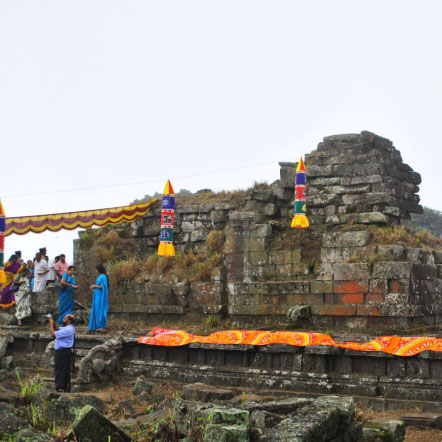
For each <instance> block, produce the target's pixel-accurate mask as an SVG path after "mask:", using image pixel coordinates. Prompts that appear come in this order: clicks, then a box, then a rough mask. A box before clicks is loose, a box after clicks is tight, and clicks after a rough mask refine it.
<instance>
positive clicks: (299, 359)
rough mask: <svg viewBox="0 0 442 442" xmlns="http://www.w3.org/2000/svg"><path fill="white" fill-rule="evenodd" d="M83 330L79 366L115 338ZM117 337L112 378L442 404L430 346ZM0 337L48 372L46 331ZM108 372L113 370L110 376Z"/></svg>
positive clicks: (439, 407)
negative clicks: (400, 351)
mask: <svg viewBox="0 0 442 442" xmlns="http://www.w3.org/2000/svg"><path fill="white" fill-rule="evenodd" d="M84 332H85V330H84V329H82V328H81V327H80V328H79V330H78V334H77V339H76V353H77V365H79V366H80V371H81V360H82V359H83V358H85V357H86V356H88V354H90V352H91V351H93V349H94V348H97V346H101V347H100V348H103V344H104V343H105V342H106V341H108V340H109V339H111V338H114V339H115V335H114V336H112V335H111V334H107V335H104V336H102V335H87V334H85V333H84ZM141 334H142V333H141V332H140V335H141ZM8 336H9V338H8ZM118 338H119V339H120V340H121V342H122V346H121V347H120V348H119V349H118V350H117V351H115V352H114V356H112V357H114V359H115V357H116V361H114V362H116V363H115V364H114V370H115V373H113V376H114V377H115V378H116V377H117V376H120V375H122V376H123V377H127V378H135V377H138V376H140V375H144V376H145V377H146V378H149V379H153V380H170V381H178V382H181V383H183V384H189V383H195V382H203V383H205V384H211V385H218V386H224V387H229V388H231V389H232V388H233V389H235V390H237V391H238V392H241V391H244V390H253V391H260V392H264V391H272V392H273V393H275V392H276V393H277V394H280V395H283V394H284V393H290V394H293V393H296V394H297V395H298V396H300V397H309V396H321V395H329V394H334V395H343V396H353V397H354V398H355V400H356V401H358V402H360V403H362V404H364V405H367V406H371V407H373V408H375V409H378V410H386V409H391V408H410V407H417V408H420V409H421V410H422V411H431V412H436V411H438V412H442V391H441V390H440V384H441V380H442V353H437V352H431V351H425V352H422V353H420V354H419V355H416V356H413V357H398V356H391V355H387V354H384V353H378V352H372V353H369V352H356V351H350V350H343V349H339V348H332V347H323V346H312V347H292V346H287V345H270V346H259V347H258V346H250V345H211V344H190V345H187V346H182V347H158V346H149V345H144V344H138V343H137V339H138V336H129V335H124V336H122V335H121V334H120V335H119V337H118ZM0 339H6V340H9V341H11V342H9V343H7V342H6V341H5V342H6V343H5V348H6V351H5V352H4V353H3V355H1V356H2V359H3V358H4V357H5V358H7V357H8V356H12V357H13V361H14V362H13V363H14V364H15V365H16V366H20V367H21V368H27V369H28V370H29V371H30V372H33V373H37V372H38V373H40V374H43V375H50V374H51V368H50V364H51V357H50V355H51V349H50V347H48V344H49V345H50V342H51V338H50V335H49V333H48V332H47V331H34V332H32V331H16V330H14V332H12V330H11V328H6V329H5V328H3V329H2V330H1V335H0ZM367 339H369V338H368V337H367ZM364 340H365V338H364ZM45 352H46V354H45ZM96 357H97V358H100V357H101V358H103V360H100V361H98V362H99V363H97V364H96V365H97V366H105V365H106V364H107V363H108V362H109V361H108V360H106V356H105V355H104V353H101V354H99V355H98V356H96ZM92 365H94V364H92ZM103 379H104V378H103ZM109 380H112V376H111V377H110V378H109V377H108V378H107V381H106V382H107V383H108V382H109ZM97 382H98V384H97ZM92 386H94V387H97V386H99V380H97V379H90V380H89V381H87V382H85V381H84V379H83V380H82V379H78V380H77V382H74V388H75V389H77V390H87V389H88V388H91V387H92Z"/></svg>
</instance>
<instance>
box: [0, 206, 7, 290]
mask: <svg viewBox="0 0 442 442" xmlns="http://www.w3.org/2000/svg"><path fill="white" fill-rule="evenodd" d="M5 228H6V218H5V210H4V209H3V204H2V202H1V200H0V284H4V283H5V282H6V275H5V263H4V256H5Z"/></svg>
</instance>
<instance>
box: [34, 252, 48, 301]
mask: <svg viewBox="0 0 442 442" xmlns="http://www.w3.org/2000/svg"><path fill="white" fill-rule="evenodd" d="M48 273H49V266H48V262H47V261H46V259H44V258H43V257H42V254H41V253H40V252H38V253H37V254H36V255H35V261H34V289H33V291H34V292H35V293H36V292H42V291H43V290H44V289H45V288H46V281H47V280H48Z"/></svg>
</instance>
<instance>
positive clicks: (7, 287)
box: [0, 255, 23, 308]
mask: <svg viewBox="0 0 442 442" xmlns="http://www.w3.org/2000/svg"><path fill="white" fill-rule="evenodd" d="M17 259H18V258H17V255H12V256H11V257H10V258H9V261H8V262H7V263H6V264H5V274H6V282H5V283H4V284H2V285H1V291H2V292H1V298H0V307H2V308H8V307H12V306H13V305H15V296H14V292H13V291H12V290H11V286H12V283H13V281H14V276H15V275H16V274H17V273H19V272H20V271H21V270H22V269H23V265H22V264H21V263H19V262H18V261H17Z"/></svg>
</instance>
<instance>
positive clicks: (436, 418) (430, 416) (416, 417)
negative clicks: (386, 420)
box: [399, 413, 442, 430]
mask: <svg viewBox="0 0 442 442" xmlns="http://www.w3.org/2000/svg"><path fill="white" fill-rule="evenodd" d="M399 419H400V420H401V421H404V423H405V425H407V426H408V425H413V426H415V427H426V428H438V429H439V430H442V415H440V414H434V413H413V414H405V415H403V416H401V417H400V418H399Z"/></svg>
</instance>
